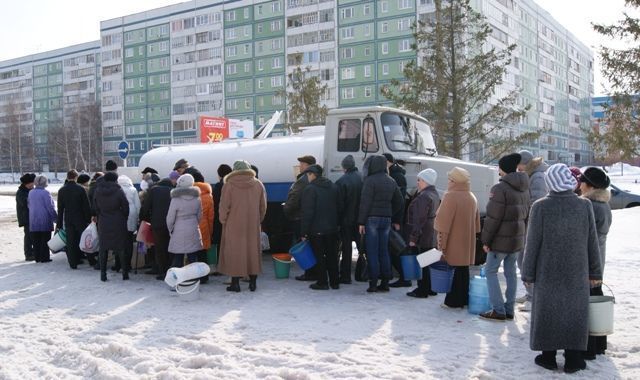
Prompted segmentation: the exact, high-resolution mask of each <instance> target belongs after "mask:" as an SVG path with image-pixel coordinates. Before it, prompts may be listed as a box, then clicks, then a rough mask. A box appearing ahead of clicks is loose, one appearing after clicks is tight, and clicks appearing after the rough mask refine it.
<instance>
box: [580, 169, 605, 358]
mask: <svg viewBox="0 0 640 380" xmlns="http://www.w3.org/2000/svg"><path fill="white" fill-rule="evenodd" d="M610 184H611V181H610V180H609V177H608V176H607V174H606V173H605V172H604V171H602V170H601V169H599V168H596V167H590V168H587V169H586V170H585V171H584V173H582V175H580V177H579V186H580V191H581V194H582V197H583V198H586V199H588V200H590V201H591V206H592V207H593V216H594V218H595V221H596V232H597V233H598V248H599V250H600V265H601V267H602V275H603V277H604V265H605V260H606V256H607V255H606V252H607V234H608V233H609V227H611V221H612V216H611V207H610V206H609V200H610V199H611V192H610V191H609V189H608V187H609V185H610ZM590 294H591V295H592V296H601V295H603V293H602V285H598V286H595V287H592V288H591V292H590ZM606 349H607V336H606V335H604V336H591V335H590V336H589V340H588V343H587V351H586V352H584V353H583V357H584V358H585V359H587V360H593V359H595V358H596V354H599V355H602V354H604V352H605V351H606Z"/></svg>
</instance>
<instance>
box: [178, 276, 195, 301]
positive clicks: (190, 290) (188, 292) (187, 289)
mask: <svg viewBox="0 0 640 380" xmlns="http://www.w3.org/2000/svg"><path fill="white" fill-rule="evenodd" d="M176 293H178V297H179V298H180V299H181V300H183V301H195V300H197V299H198V298H200V280H190V281H185V282H182V283H180V284H178V285H176Z"/></svg>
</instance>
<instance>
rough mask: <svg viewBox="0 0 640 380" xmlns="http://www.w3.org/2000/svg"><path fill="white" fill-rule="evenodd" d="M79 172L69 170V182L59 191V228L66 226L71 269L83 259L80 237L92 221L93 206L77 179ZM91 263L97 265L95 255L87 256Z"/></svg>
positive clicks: (76, 266) (68, 259)
mask: <svg viewBox="0 0 640 380" xmlns="http://www.w3.org/2000/svg"><path fill="white" fill-rule="evenodd" d="M77 178H78V172H77V171H75V170H73V169H71V170H69V171H68V172H67V183H66V184H65V185H64V186H62V188H60V190H59V191H58V221H57V226H58V228H62V226H64V232H65V233H66V236H67V261H68V262H69V267H71V269H77V268H78V264H79V263H80V261H81V260H82V256H84V255H83V254H82V252H81V251H80V237H81V236H82V232H83V231H84V230H85V228H87V226H88V225H89V223H90V222H91V206H89V197H88V196H87V191H86V190H85V189H84V187H82V186H80V185H78V184H77V183H76V180H77ZM87 260H89V265H91V266H94V265H96V259H95V257H94V255H89V256H87Z"/></svg>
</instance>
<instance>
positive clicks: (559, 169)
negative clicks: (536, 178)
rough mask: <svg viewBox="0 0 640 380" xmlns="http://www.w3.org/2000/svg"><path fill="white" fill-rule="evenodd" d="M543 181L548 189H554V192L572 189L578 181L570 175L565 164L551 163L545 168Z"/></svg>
mask: <svg viewBox="0 0 640 380" xmlns="http://www.w3.org/2000/svg"><path fill="white" fill-rule="evenodd" d="M544 181H545V183H546V184H547V187H548V188H549V190H551V191H554V192H556V193H559V192H562V191H567V190H573V189H575V188H576V185H577V184H578V182H577V181H576V179H575V178H573V175H571V170H569V167H567V165H565V164H561V163H559V164H553V165H551V166H550V167H549V169H547V171H546V172H545V176H544Z"/></svg>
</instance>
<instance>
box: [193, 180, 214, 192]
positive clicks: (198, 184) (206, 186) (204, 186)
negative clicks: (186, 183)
mask: <svg viewBox="0 0 640 380" xmlns="http://www.w3.org/2000/svg"><path fill="white" fill-rule="evenodd" d="M193 186H195V187H197V188H198V189H200V194H211V185H209V184H208V183H205V182H195V183H194V184H193Z"/></svg>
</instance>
